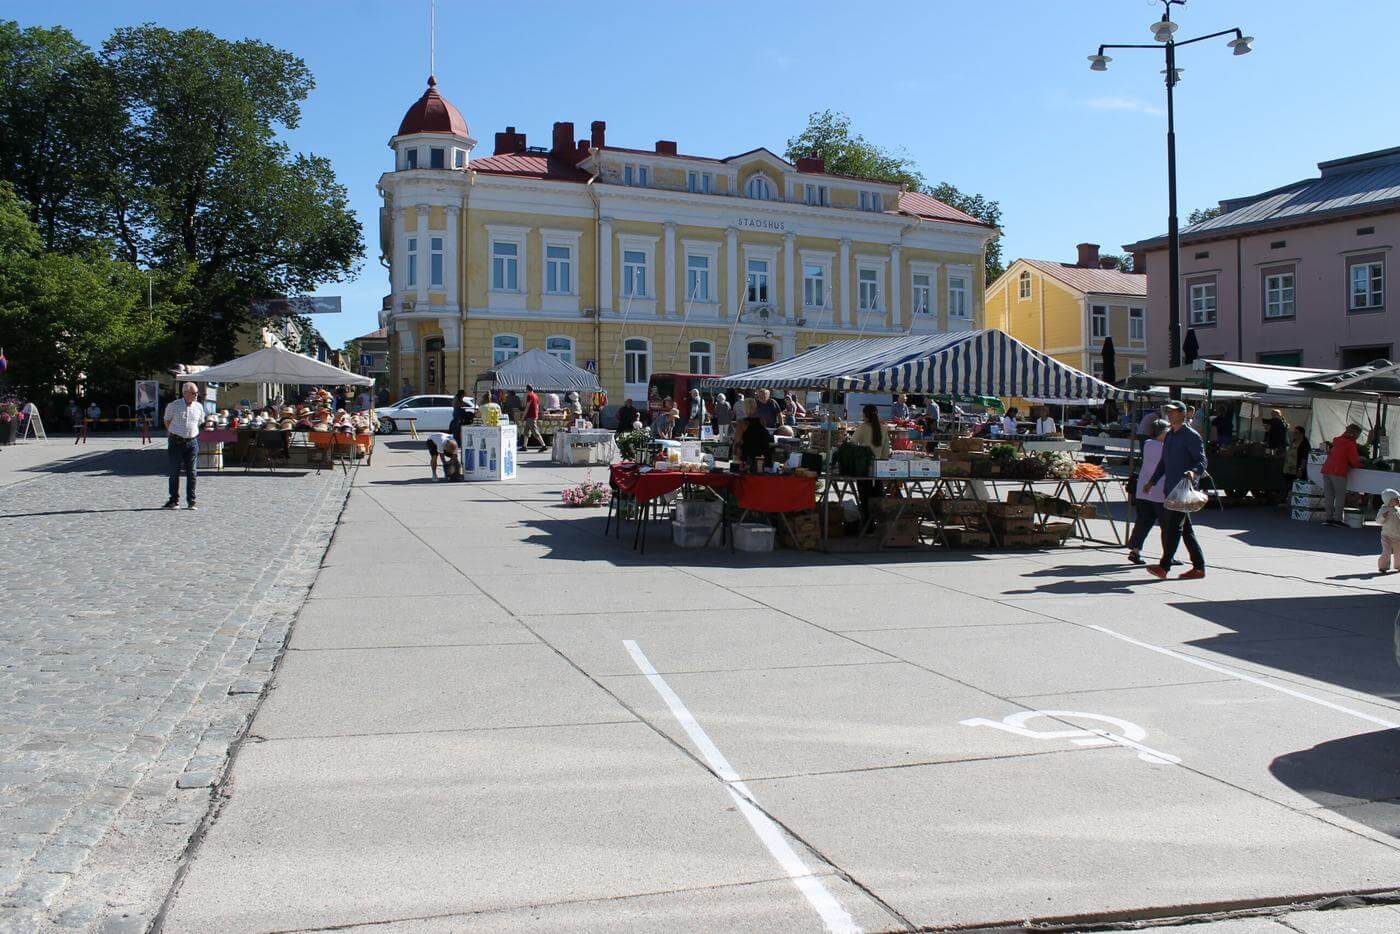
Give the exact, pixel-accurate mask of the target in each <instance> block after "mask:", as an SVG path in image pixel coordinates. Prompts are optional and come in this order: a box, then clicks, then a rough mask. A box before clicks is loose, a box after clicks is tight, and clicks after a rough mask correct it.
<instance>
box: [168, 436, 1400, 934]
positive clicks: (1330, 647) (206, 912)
mask: <svg viewBox="0 0 1400 934" xmlns="http://www.w3.org/2000/svg"><path fill="white" fill-rule="evenodd" d="M598 473H599V472H595V476H597V475H598ZM584 474H585V471H584V470H583V469H577V468H574V469H564V468H555V467H552V466H549V465H548V464H546V463H543V462H541V461H538V460H535V459H534V458H527V460H526V462H525V464H524V465H523V468H522V472H521V478H520V480H518V481H516V482H514V483H508V484H479V485H474V484H430V483H429V482H428V481H427V479H426V476H427V470H426V458H425V456H424V455H423V453H422V451H421V445H419V444H415V443H413V442H408V441H394V442H392V443H391V445H390V446H389V449H388V450H382V451H381V452H380V453H379V454H377V456H376V463H375V466H374V468H372V469H370V470H361V471H360V472H359V474H358V476H357V477H356V479H355V483H354V488H353V489H352V491H351V493H350V496H349V500H348V503H347V506H346V510H345V512H344V514H343V516H342V519H341V522H340V524H339V525H338V527H337V529H336V533H335V536H334V541H333V543H332V544H331V546H330V549H329V551H328V552H327V554H326V558H325V567H324V568H323V569H322V571H321V573H320V575H319V577H318V579H317V581H316V583H315V585H314V587H313V589H312V592H311V599H310V600H309V601H308V602H307V604H306V605H305V607H304V608H303V610H302V612H301V614H300V616H299V619H298V620H297V622H296V624H295V626H294V628H293V632H292V637H291V642H290V647H289V650H288V652H287V657H286V660H285V661H284V663H283V664H282V666H281V668H280V670H279V672H278V674H277V677H276V679H275V681H274V684H273V688H272V690H271V692H270V694H269V696H268V698H267V699H266V701H265V702H264V705H263V707H262V708H261V710H260V711H259V712H258V715H257V717H256V719H255V721H254V724H253V727H252V733H253V740H254V741H252V742H250V743H247V744H245V745H244V746H243V747H242V749H241V751H240V753H239V755H238V758H237V761H236V762H235V764H234V767H233V768H232V771H231V775H230V777H229V778H228V780H227V781H226V782H225V784H224V785H223V786H222V788H221V789H220V791H219V794H220V807H219V809H218V811H217V816H216V819H215V820H213V821H212V822H211V824H210V825H209V827H208V830H207V833H206V835H205V836H204V838H203V840H202V841H201V843H200V845H199V847H198V849H197V850H196V852H195V854H194V857H193V859H192V861H191V862H190V864H189V867H188V871H187V873H186V875H185V876H184V879H183V883H182V885H181V886H180V888H179V890H178V891H177V892H176V893H175V894H174V896H173V897H172V899H171V902H170V904H169V909H168V913H167V915H166V917H165V927H164V929H165V930H166V931H211V930H218V931H267V930H302V929H312V928H322V927H326V926H348V927H355V926H359V925H375V926H385V927H387V928H388V929H390V930H443V931H446V930H464V929H468V930H561V929H568V930H600V931H601V930H609V931H612V930H639V931H641V930H661V929H665V930H764V931H786V930H792V931H808V930H822V929H843V926H845V927H844V929H856V928H858V929H861V930H870V931H874V930H909V929H914V928H923V927H929V928H939V927H950V926H980V925H993V924H1019V923H1020V922H1023V921H1025V920H1027V919H1038V920H1047V921H1048V920H1058V921H1061V922H1063V923H1067V924H1069V925H1070V926H1071V927H1073V926H1074V925H1075V924H1076V923H1090V922H1091V921H1094V922H1097V921H1106V920H1122V919H1139V920H1140V921H1142V922H1143V923H1148V921H1149V919H1152V918H1167V917H1175V916H1188V915H1189V916H1193V917H1196V918H1199V920H1200V921H1201V922H1202V924H1200V925H1196V926H1193V927H1191V928H1189V929H1190V930H1201V931H1208V932H1211V934H1216V932H1234V934H1253V932H1265V934H1282V932H1284V931H1289V930H1291V931H1295V932H1296V931H1308V932H1312V931H1316V932H1318V934H1330V932H1334V931H1336V932H1340V931H1347V930H1356V931H1363V930H1387V931H1393V930H1400V911H1397V910H1396V909H1395V908H1392V907H1390V906H1387V905H1380V906H1374V907H1364V908H1363V907H1346V908H1340V909H1334V910H1328V911H1309V910H1306V909H1308V908H1310V907H1315V906H1316V905H1317V904H1319V902H1318V899H1326V898H1327V897H1329V896H1334V895H1336V894H1338V893H1358V892H1361V893H1378V892H1379V893H1385V892H1391V891H1393V890H1395V889H1397V888H1400V839H1398V838H1400V817H1398V816H1397V813H1400V812H1398V811H1397V808H1396V807H1395V804H1394V802H1395V801H1397V800H1400V744H1397V740H1396V736H1397V733H1396V732H1395V724H1396V723H1400V701H1398V699H1400V672H1397V670H1396V668H1395V666H1394V662H1393V659H1392V658H1391V653H1390V633H1391V622H1392V619H1393V617H1394V614H1395V610H1396V607H1397V603H1400V601H1397V599H1396V587H1397V580H1396V579H1395V578H1375V577H1373V576H1370V575H1367V574H1365V572H1366V571H1367V570H1368V569H1369V568H1371V567H1372V566H1373V565H1372V558H1371V546H1372V545H1373V539H1374V534H1375V533H1374V531H1370V532H1365V531H1362V532H1357V531H1349V530H1331V529H1326V530H1324V529H1317V528H1316V527H1306V526H1301V525H1298V524H1294V523H1289V522H1288V521H1287V520H1285V519H1281V518H1279V517H1277V516H1275V515H1273V514H1270V513H1268V512H1266V511H1262V510H1250V511H1239V512H1235V513H1225V514H1219V515H1209V516H1206V517H1204V523H1203V524H1204V525H1206V526H1207V527H1206V528H1205V529H1204V530H1203V533H1202V534H1203V538H1204V540H1205V543H1206V547H1207V550H1208V553H1209V556H1210V558H1211V561H1212V564H1213V568H1212V571H1211V573H1210V576H1209V577H1207V578H1206V580H1204V581H1199V582H1175V581H1168V582H1163V583H1158V582H1154V581H1151V580H1150V579H1149V578H1147V577H1146V575H1145V574H1143V572H1142V571H1141V570H1140V569H1134V568H1130V567H1128V566H1127V565H1125V564H1123V563H1121V560H1120V554H1119V553H1115V552H1111V551H1105V550H1097V549H1068V550H1061V551H1054V552H1039V553H1021V554H995V553H989V554H986V555H978V554H960V555H947V556H942V557H929V556H927V555H919V556H913V555H903V554H899V553H890V552H885V553H880V554H874V555H854V556H850V555H848V556H840V557H837V556H824V555H814V554H795V553H792V552H777V553H774V554H772V555H742V554H741V555H738V556H731V555H729V554H728V553H727V552H721V551H706V552H694V551H681V550H678V549H674V548H672V547H671V546H670V545H669V543H664V542H661V541H659V539H660V536H654V537H653V542H654V543H653V544H652V545H651V546H649V551H648V554H647V555H646V556H645V557H639V556H637V555H636V554H634V553H633V552H632V550H631V549H630V547H629V544H630V542H629V540H628V539H627V538H626V537H624V539H623V540H622V541H621V542H619V541H618V540H616V539H611V538H604V537H603V536H602V534H601V533H602V524H603V516H602V512H601V510H598V511H587V510H572V509H568V508H566V507H563V506H562V505H561V504H560V503H559V499H558V491H559V490H560V489H561V488H562V486H564V485H565V484H567V483H574V482H577V481H578V480H579V479H581V478H582V477H583V475H584ZM629 643H631V647H630V648H629ZM639 659H640V660H639ZM647 665H650V666H651V668H650V672H649V671H648V669H647V668H646V667H645V666H647ZM1042 712H1043V715H1042ZM1018 715H1019V718H1018ZM968 721H971V722H970V723H969V722H968ZM794 859H795V862H794ZM1324 904H1329V905H1330V904H1331V903H1326V902H1324ZM833 905H834V906H835V909H834V910H833V907H832V906H833ZM1221 912H1224V913H1226V914H1225V916H1222V915H1221V914H1220V913H1221ZM1251 912H1256V913H1258V912H1266V913H1268V915H1267V916H1264V915H1260V914H1256V915H1250V913H1251ZM1246 915H1249V916H1246ZM1206 922H1209V923H1206ZM1368 925H1369V926H1368Z"/></svg>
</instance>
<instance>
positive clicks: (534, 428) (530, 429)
mask: <svg viewBox="0 0 1400 934" xmlns="http://www.w3.org/2000/svg"><path fill="white" fill-rule="evenodd" d="M530 435H534V436H535V437H536V438H538V439H539V440H540V451H541V452H544V451H548V450H549V445H547V444H545V443H544V435H543V434H542V433H541V432H540V397H539V396H538V395H537V394H536V393H535V387H534V386H526V387H525V428H524V430H522V431H521V432H520V450H522V451H523V450H525V449H526V448H528V447H529V446H530Z"/></svg>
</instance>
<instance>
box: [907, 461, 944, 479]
mask: <svg viewBox="0 0 1400 934" xmlns="http://www.w3.org/2000/svg"><path fill="white" fill-rule="evenodd" d="M942 475H943V474H942V470H941V465H940V464H939V462H938V461H936V460H929V459H928V458H926V457H917V458H914V459H912V460H910V461H909V476H911V477H940V476H942Z"/></svg>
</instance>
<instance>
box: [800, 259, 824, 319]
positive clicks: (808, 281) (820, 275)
mask: <svg viewBox="0 0 1400 934" xmlns="http://www.w3.org/2000/svg"><path fill="white" fill-rule="evenodd" d="M802 306H803V307H804V308H825V307H826V267H825V266H822V265H821V264H819V263H803V264H802Z"/></svg>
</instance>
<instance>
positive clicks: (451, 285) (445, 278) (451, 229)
mask: <svg viewBox="0 0 1400 934" xmlns="http://www.w3.org/2000/svg"><path fill="white" fill-rule="evenodd" d="M446 210H447V232H446V233H445V234H444V235H443V238H442V265H443V270H442V285H443V288H444V289H446V291H447V304H448V306H449V307H451V308H459V307H461V305H460V298H461V297H460V296H459V295H458V294H457V260H458V257H457V226H458V225H457V212H458V211H459V210H461V208H460V207H459V206H458V205H455V204H449V205H447V207H446ZM446 333H447V329H446V328H444V329H443V334H444V335H445V334H446ZM449 349H451V348H449Z"/></svg>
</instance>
